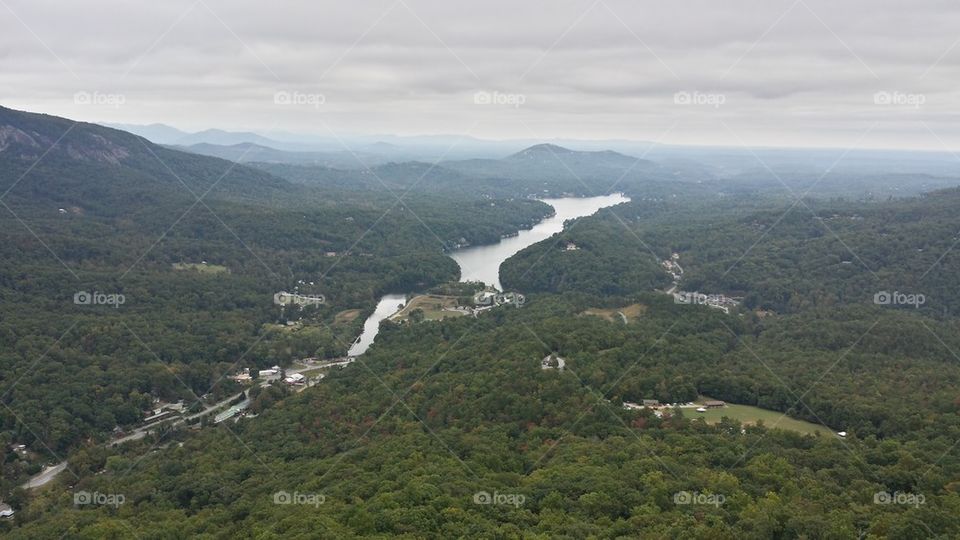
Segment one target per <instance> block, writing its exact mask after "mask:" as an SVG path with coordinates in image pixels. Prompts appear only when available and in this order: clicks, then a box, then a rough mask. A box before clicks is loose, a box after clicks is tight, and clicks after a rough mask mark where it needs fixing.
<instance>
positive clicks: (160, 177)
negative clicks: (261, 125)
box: [0, 107, 296, 215]
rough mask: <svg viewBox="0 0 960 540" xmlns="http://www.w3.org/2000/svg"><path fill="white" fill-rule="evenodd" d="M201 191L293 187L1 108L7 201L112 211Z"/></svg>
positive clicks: (94, 128)
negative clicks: (136, 202)
mask: <svg viewBox="0 0 960 540" xmlns="http://www.w3.org/2000/svg"><path fill="white" fill-rule="evenodd" d="M8 190H9V193H7V191H8ZM207 191H210V194H209V196H208V197H210V198H230V199H244V200H248V201H262V200H266V199H268V198H271V197H277V196H285V195H292V194H293V192H294V191H296V187H295V186H293V185H292V184H290V183H289V182H286V181H284V180H281V179H279V178H276V177H274V176H271V175H270V174H267V173H265V172H263V171H259V170H256V169H251V168H248V167H245V166H241V165H236V164H234V163H231V162H228V161H224V160H221V159H216V158H211V157H205V156H200V155H195V154H189V153H185V152H179V151H176V150H172V149H169V148H165V147H162V146H158V145H156V144H153V143H151V142H149V141H147V140H146V139H144V138H142V137H139V136H137V135H133V134H130V133H127V132H124V131H120V130H117V129H112V128H108V127H104V126H100V125H97V124H89V123H85V122H75V121H73V120H69V119H66V118H59V117H55V116H49V115H43V114H35V113H28V112H21V111H15V110H13V109H8V108H3V107H0V193H7V195H6V196H5V197H4V201H5V202H6V203H7V204H10V205H12V206H19V207H35V206H41V207H42V206H48V205H51V204H57V205H60V206H70V207H78V208H80V209H83V210H85V211H95V212H102V213H105V214H109V215H115V214H117V213H121V212H123V211H124V210H127V211H131V210H134V208H131V206H130V205H131V203H134V202H135V201H137V200H139V201H140V205H141V206H147V205H150V204H159V203H162V202H164V201H167V202H178V203H179V201H182V200H188V201H194V200H196V197H199V196H200V195H202V194H204V193H206V192H207ZM191 192H192V193H191Z"/></svg>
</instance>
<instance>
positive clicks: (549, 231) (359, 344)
mask: <svg viewBox="0 0 960 540" xmlns="http://www.w3.org/2000/svg"><path fill="white" fill-rule="evenodd" d="M541 200H542V201H543V202H545V203H547V204H549V205H550V206H552V207H553V209H554V210H555V212H556V213H555V214H554V215H553V216H551V217H548V218H546V219H544V220H543V221H541V222H540V223H537V224H536V225H534V226H533V228H531V229H527V230H523V231H520V232H519V233H518V234H517V235H516V236H511V237H507V238H503V239H501V240H500V241H499V242H497V243H495V244H487V245H483V246H470V247H467V248H463V249H458V250H456V251H453V252H451V253H450V257H451V258H452V259H453V260H455V261H457V264H458V265H460V281H482V282H484V283H486V284H488V285H493V286H494V287H496V288H497V289H500V290H503V287H502V286H501V285H500V265H501V264H502V263H503V261H505V260H507V259H508V258H509V257H511V256H512V255H513V254H515V253H517V252H519V251H520V250H522V249H523V248H525V247H527V246H531V245H533V244H536V243H537V242H541V241H543V240H546V239H547V238H550V237H551V236H553V235H554V234H556V233H558V232H560V231H562V230H563V223H564V222H565V221H567V220H568V219H576V218H579V217H584V216H589V215H592V214H595V213H596V212H597V211H599V210H601V209H603V208H607V207H608V206H614V205H617V204H620V203H625V202H628V201H629V200H630V199H629V198H628V197H625V196H624V195H623V194H622V193H614V194H612V195H603V196H600V197H564V198H562V199H541ZM404 302H406V295H403V294H388V295H385V296H383V297H382V298H380V301H379V302H378V303H377V307H376V309H375V310H374V312H373V315H370V317H369V318H367V320H366V321H365V322H364V323H363V333H362V334H360V337H359V338H357V341H355V342H354V343H353V345H352V346H351V347H350V350H349V351H348V352H347V354H348V355H349V356H359V355H361V354H363V353H365V352H366V351H367V349H368V348H369V347H370V345H372V344H373V340H374V339H375V338H376V337H377V333H378V332H379V331H380V322H381V321H383V320H384V319H386V318H387V317H389V316H391V315H393V314H394V313H396V312H397V311H399V310H400V307H401V306H402V305H403V303H404Z"/></svg>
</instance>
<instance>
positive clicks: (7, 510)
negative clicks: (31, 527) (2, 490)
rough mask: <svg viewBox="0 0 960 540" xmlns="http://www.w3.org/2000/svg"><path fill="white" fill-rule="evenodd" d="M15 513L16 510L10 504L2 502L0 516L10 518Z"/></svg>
mask: <svg viewBox="0 0 960 540" xmlns="http://www.w3.org/2000/svg"><path fill="white" fill-rule="evenodd" d="M13 514H14V510H13V508H12V507H11V506H10V505H9V504H7V503H2V502H0V518H4V519H10V518H12V517H13Z"/></svg>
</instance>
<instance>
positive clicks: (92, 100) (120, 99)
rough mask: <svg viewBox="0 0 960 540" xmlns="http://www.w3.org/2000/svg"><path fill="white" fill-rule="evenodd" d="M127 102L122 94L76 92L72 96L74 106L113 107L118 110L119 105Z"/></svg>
mask: <svg viewBox="0 0 960 540" xmlns="http://www.w3.org/2000/svg"><path fill="white" fill-rule="evenodd" d="M126 102H127V98H126V96H124V95H123V94H108V93H105V92H98V91H93V92H77V93H76V94H74V95H73V103H74V105H98V106H102V107H114V108H117V109H119V108H120V106H121V105H123V104H124V103H126Z"/></svg>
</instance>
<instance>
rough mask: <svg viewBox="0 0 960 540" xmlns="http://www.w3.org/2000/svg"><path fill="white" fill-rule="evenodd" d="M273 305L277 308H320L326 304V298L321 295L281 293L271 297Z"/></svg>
mask: <svg viewBox="0 0 960 540" xmlns="http://www.w3.org/2000/svg"><path fill="white" fill-rule="evenodd" d="M273 303H274V304H276V305H278V306H291V305H292V306H300V307H305V306H321V305H323V304H326V303H327V297H326V296H324V295H322V294H297V293H288V292H283V291H281V292H278V293H276V294H274V295H273Z"/></svg>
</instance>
